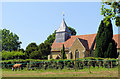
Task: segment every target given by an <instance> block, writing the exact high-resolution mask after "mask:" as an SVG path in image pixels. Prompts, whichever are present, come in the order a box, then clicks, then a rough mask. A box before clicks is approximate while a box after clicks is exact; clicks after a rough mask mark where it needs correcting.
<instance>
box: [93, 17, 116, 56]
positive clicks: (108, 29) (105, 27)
mask: <svg viewBox="0 0 120 79" xmlns="http://www.w3.org/2000/svg"><path fill="white" fill-rule="evenodd" d="M104 20H106V18H105V19H104ZM104 20H102V21H101V24H100V26H99V29H98V32H97V36H96V47H95V56H96V57H102V58H112V57H113V56H112V55H114V54H117V48H116V47H117V45H116V43H115V41H114V40H113V39H112V38H113V30H112V23H111V20H110V19H107V21H106V22H105V23H104ZM116 56H117V55H115V56H114V58H116Z"/></svg>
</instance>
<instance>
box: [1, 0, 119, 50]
mask: <svg viewBox="0 0 120 79" xmlns="http://www.w3.org/2000/svg"><path fill="white" fill-rule="evenodd" d="M101 5H102V4H101V3H100V2H4V3H2V27H1V28H2V29H3V28H6V29H8V30H10V31H11V32H13V33H15V34H17V35H18V36H19V40H20V41H22V44H21V48H23V49H26V47H27V46H28V44H30V43H32V42H35V43H36V44H37V45H39V44H40V43H42V42H44V41H45V40H46V39H47V37H48V36H49V35H50V34H52V33H53V32H54V30H57V29H58V28H59V26H60V24H61V22H62V19H63V14H62V13H63V12H64V14H65V16H64V19H65V21H66V24H67V25H68V26H70V27H72V28H74V29H75V30H76V31H77V35H85V34H94V33H97V30H98V27H99V24H100V22H101V20H102V19H103V18H104V17H103V16H102V15H101ZM113 33H114V34H118V28H117V27H116V26H115V25H114V22H113Z"/></svg>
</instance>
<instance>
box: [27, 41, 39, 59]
mask: <svg viewBox="0 0 120 79" xmlns="http://www.w3.org/2000/svg"><path fill="white" fill-rule="evenodd" d="M36 51H38V46H37V45H36V43H30V44H29V45H28V46H27V47H26V50H25V54H26V57H27V58H32V57H33V54H35V55H38V54H36V53H39V52H36ZM35 55H34V56H35Z"/></svg>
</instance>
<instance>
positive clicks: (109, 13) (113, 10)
mask: <svg viewBox="0 0 120 79" xmlns="http://www.w3.org/2000/svg"><path fill="white" fill-rule="evenodd" d="M101 15H104V16H105V18H108V19H110V18H112V19H113V20H115V25H116V26H119V27H120V1H116V0H102V8H101ZM104 21H107V20H104Z"/></svg>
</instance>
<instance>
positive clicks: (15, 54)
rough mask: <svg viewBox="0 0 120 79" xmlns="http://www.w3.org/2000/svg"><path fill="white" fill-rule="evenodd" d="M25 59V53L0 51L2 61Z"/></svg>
mask: <svg viewBox="0 0 120 79" xmlns="http://www.w3.org/2000/svg"><path fill="white" fill-rule="evenodd" d="M8 59H25V53H23V52H22V51H4V50H3V51H2V60H8Z"/></svg>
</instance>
